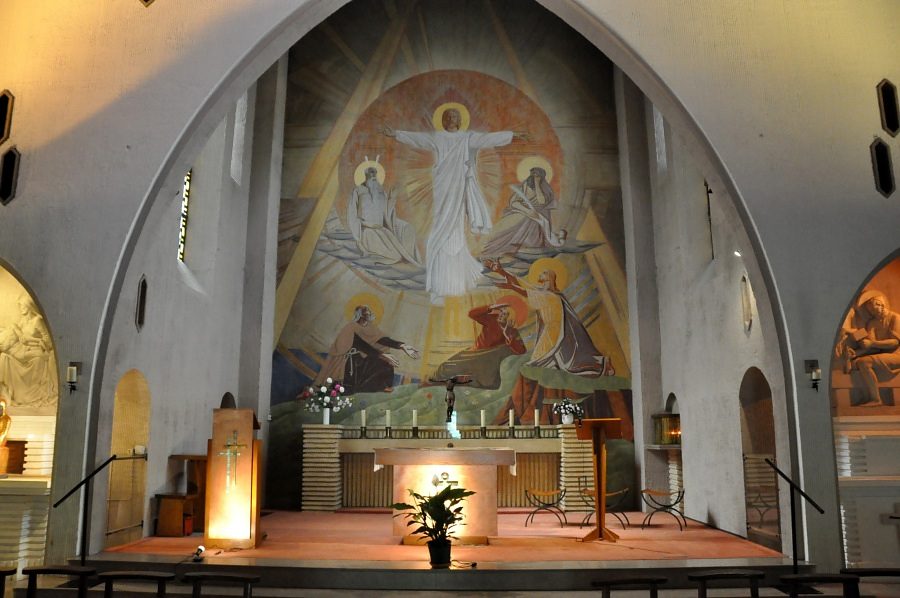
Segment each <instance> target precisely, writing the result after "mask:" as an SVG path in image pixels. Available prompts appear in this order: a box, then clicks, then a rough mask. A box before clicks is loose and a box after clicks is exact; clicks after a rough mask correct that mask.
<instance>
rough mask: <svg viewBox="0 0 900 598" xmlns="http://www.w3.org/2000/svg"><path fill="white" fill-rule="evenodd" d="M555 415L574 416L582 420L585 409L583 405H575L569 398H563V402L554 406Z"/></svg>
mask: <svg viewBox="0 0 900 598" xmlns="http://www.w3.org/2000/svg"><path fill="white" fill-rule="evenodd" d="M553 413H555V414H557V415H574V416H575V417H576V418H578V419H581V418H583V417H584V409H583V408H582V407H581V405H578V404H577V403H573V402H572V399H570V398H569V397H563V400H562V401H560V402H559V403H557V404H555V405H554V406H553Z"/></svg>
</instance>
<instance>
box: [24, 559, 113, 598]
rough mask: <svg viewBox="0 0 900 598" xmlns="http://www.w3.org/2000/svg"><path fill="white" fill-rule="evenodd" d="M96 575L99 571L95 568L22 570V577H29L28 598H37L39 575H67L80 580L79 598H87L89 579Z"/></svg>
mask: <svg viewBox="0 0 900 598" xmlns="http://www.w3.org/2000/svg"><path fill="white" fill-rule="evenodd" d="M96 574H97V570H96V569H94V568H93V567H78V566H75V565H59V566H50V567H26V568H25V569H22V575H27V576H28V589H27V590H26V592H25V596H26V598H35V597H36V596H37V576H38V575H66V576H68V577H77V578H78V598H86V596H87V585H88V584H87V581H88V578H89V577H91V576H93V575H96Z"/></svg>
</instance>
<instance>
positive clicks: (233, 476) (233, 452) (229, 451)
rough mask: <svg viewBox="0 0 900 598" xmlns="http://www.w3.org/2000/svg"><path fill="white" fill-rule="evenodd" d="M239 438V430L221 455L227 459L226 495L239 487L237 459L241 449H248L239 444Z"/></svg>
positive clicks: (232, 435) (234, 432) (244, 445)
mask: <svg viewBox="0 0 900 598" xmlns="http://www.w3.org/2000/svg"><path fill="white" fill-rule="evenodd" d="M237 436H238V433H237V430H234V431H233V432H232V433H231V438H230V439H229V440H228V442H226V443H225V450H224V451H222V452H220V453H219V456H220V457H225V494H228V493H229V492H231V489H232V488H234V487H235V486H236V485H237V458H238V457H240V456H241V451H240V449H243V448H247V445H246V444H239V443H238V441H237Z"/></svg>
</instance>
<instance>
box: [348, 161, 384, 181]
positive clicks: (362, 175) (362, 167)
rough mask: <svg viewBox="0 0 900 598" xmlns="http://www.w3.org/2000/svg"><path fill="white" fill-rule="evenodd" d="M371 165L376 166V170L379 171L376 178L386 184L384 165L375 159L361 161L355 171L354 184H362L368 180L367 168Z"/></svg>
mask: <svg viewBox="0 0 900 598" xmlns="http://www.w3.org/2000/svg"><path fill="white" fill-rule="evenodd" d="M370 166H374V167H375V170H377V171H378V173H377V174H376V175H375V178H376V179H378V182H379V183H381V184H382V185H384V166H382V165H381V164H379V163H378V162H376V161H375V160H363V161H362V162H360V163H359V166H357V167H356V170H354V171H353V184H354V185H362V184H363V183H364V182H365V181H366V169H367V168H369V167H370Z"/></svg>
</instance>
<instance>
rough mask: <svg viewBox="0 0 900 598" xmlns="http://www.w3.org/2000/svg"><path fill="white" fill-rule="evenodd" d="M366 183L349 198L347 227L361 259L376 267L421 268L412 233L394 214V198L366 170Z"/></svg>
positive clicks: (371, 169)
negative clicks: (399, 266) (411, 265)
mask: <svg viewBox="0 0 900 598" xmlns="http://www.w3.org/2000/svg"><path fill="white" fill-rule="evenodd" d="M365 174H366V180H365V181H364V182H363V183H362V184H361V185H357V186H356V187H355V188H354V189H353V192H352V193H351V194H350V202H349V204H348V206H347V227H348V228H349V229H350V233H351V234H352V235H353V238H354V239H356V244H357V246H358V247H359V249H360V251H362V252H363V255H364V256H366V257H369V258H371V259H373V260H374V261H375V262H376V263H378V264H385V265H390V264H397V263H400V262H408V263H410V264H414V265H416V266H421V260H420V259H419V250H418V248H417V247H416V231H415V230H414V229H413V227H412V226H410V224H409V223H408V222H405V221H403V220H401V219H400V218H399V217H398V216H397V214H396V205H395V204H396V202H397V200H396V198H395V197H394V194H393V192H392V193H390V194H387V193H385V192H384V188H383V187H382V186H381V183H379V182H378V170H377V169H375V167H369V168H366V172H365Z"/></svg>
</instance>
